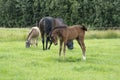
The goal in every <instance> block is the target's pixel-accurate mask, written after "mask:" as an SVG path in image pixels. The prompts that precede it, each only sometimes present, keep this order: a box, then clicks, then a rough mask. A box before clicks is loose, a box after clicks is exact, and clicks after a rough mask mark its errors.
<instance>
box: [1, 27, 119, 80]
mask: <svg viewBox="0 0 120 80" xmlns="http://www.w3.org/2000/svg"><path fill="white" fill-rule="evenodd" d="M4 30H6V29H4ZM4 30H3V31H4ZM0 31H1V30H0ZM6 31H8V30H6ZM22 31H23V33H22V34H23V35H25V34H26V33H27V32H28V29H25V31H24V30H23V29H21V32H22ZM8 32H10V34H11V33H14V29H13V30H11V29H10V31H8ZM19 33H20V32H18V33H16V34H15V35H18V34H19ZM22 34H20V36H21V35H22ZM3 35H6V36H8V35H7V32H6V34H3ZM3 35H2V36H3ZM0 36H1V35H0ZM21 37H22V36H21ZM6 38H7V37H6ZM11 38H14V37H11ZM20 39H21V40H19V38H18V39H16V40H15V38H14V39H10V38H8V39H5V37H4V38H0V80H119V75H120V49H119V48H120V38H114V39H85V44H86V49H87V52H86V55H87V60H86V61H83V60H82V53H81V49H80V47H79V45H78V44H77V42H76V41H74V49H73V50H68V49H67V51H66V59H65V60H63V59H62V57H63V56H62V57H61V59H59V56H58V50H59V46H58V45H57V46H54V45H52V47H51V50H48V51H43V50H42V44H41V41H40V40H39V45H38V47H36V48H35V47H31V48H25V41H24V40H22V38H20Z"/></svg>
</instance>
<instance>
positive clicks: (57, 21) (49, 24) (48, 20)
mask: <svg viewBox="0 0 120 80" xmlns="http://www.w3.org/2000/svg"><path fill="white" fill-rule="evenodd" d="M63 25H65V24H64V21H63V19H61V18H53V17H44V18H42V19H41V20H40V22H39V25H38V27H39V29H40V32H41V38H42V45H43V50H47V49H50V47H51V45H52V41H51V40H50V37H49V34H50V32H51V31H52V29H53V28H54V27H57V26H63ZM45 39H46V42H45ZM49 42H50V44H49V46H48V43H49ZM45 43H46V47H45ZM69 43H72V42H69ZM71 46H73V45H71ZM71 46H68V48H69V49H72V48H73V47H71Z"/></svg>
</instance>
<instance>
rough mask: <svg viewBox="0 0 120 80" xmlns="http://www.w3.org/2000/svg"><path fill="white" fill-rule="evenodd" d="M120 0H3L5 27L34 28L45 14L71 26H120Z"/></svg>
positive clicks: (0, 12) (0, 14) (0, 17)
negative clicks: (61, 19) (60, 19)
mask: <svg viewBox="0 0 120 80" xmlns="http://www.w3.org/2000/svg"><path fill="white" fill-rule="evenodd" d="M119 12H120V0H0V26H1V27H30V26H33V25H34V24H36V21H37V22H39V20H40V19H41V18H42V17H45V16H52V17H59V18H63V19H64V21H65V23H66V24H67V25H73V24H84V25H86V26H88V27H96V28H98V27H107V28H109V27H120V14H119Z"/></svg>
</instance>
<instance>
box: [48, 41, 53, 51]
mask: <svg viewBox="0 0 120 80" xmlns="http://www.w3.org/2000/svg"><path fill="white" fill-rule="evenodd" d="M49 41H50V45H49V47H48V49H50V47H51V45H52V41H51V40H49Z"/></svg>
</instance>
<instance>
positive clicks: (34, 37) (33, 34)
mask: <svg viewBox="0 0 120 80" xmlns="http://www.w3.org/2000/svg"><path fill="white" fill-rule="evenodd" d="M39 35H40V30H39V28H38V27H32V29H31V30H30V32H29V34H28V36H27V40H26V48H29V47H30V46H31V45H33V44H35V45H36V46H37V45H38V37H39Z"/></svg>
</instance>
